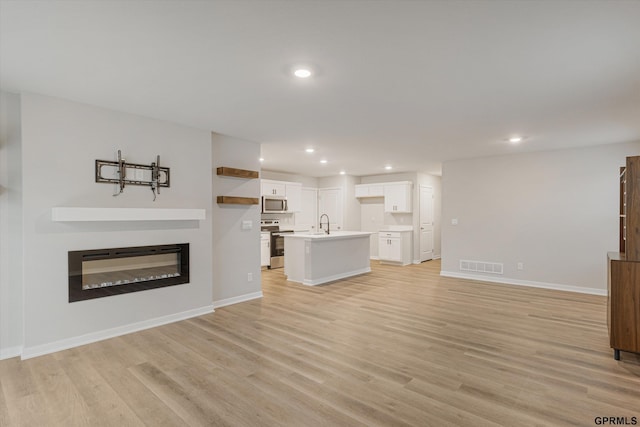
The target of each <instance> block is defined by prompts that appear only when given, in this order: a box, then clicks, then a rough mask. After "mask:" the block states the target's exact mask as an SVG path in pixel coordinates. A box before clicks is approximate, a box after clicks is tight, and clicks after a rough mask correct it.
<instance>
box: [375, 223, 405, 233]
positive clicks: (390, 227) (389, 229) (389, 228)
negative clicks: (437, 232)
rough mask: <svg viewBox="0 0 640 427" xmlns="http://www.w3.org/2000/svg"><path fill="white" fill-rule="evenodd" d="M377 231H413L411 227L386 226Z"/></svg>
mask: <svg viewBox="0 0 640 427" xmlns="http://www.w3.org/2000/svg"><path fill="white" fill-rule="evenodd" d="M379 231H381V232H383V233H384V232H385V231H413V226H411V225H386V226H385V227H384V228H381V229H380V230H379Z"/></svg>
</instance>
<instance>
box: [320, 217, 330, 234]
mask: <svg viewBox="0 0 640 427" xmlns="http://www.w3.org/2000/svg"><path fill="white" fill-rule="evenodd" d="M323 216H326V217H327V230H326V233H327V234H329V215H327V214H322V215H320V230H322V217H323Z"/></svg>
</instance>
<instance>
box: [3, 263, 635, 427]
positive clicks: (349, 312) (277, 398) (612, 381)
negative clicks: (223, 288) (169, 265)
mask: <svg viewBox="0 0 640 427" xmlns="http://www.w3.org/2000/svg"><path fill="white" fill-rule="evenodd" d="M372 269H373V271H372V272H371V273H369V274H366V275H362V276H357V277H354V278H350V279H348V280H341V281H338V282H334V283H331V284H328V285H324V286H316V287H306V286H302V285H298V284H294V283H291V282H287V281H286V280H285V278H284V275H283V270H282V269H278V270H269V271H264V272H263V275H262V279H263V293H264V298H262V299H260V300H254V301H250V302H246V303H241V304H236V305H233V306H229V307H224V308H220V309H217V310H216V312H215V313H213V314H210V315H205V316H201V317H197V318H194V319H190V320H186V321H181V322H177V323H173V324H170V325H166V326H162V327H158V328H154V329H150V330H146V331H142V332H137V333H134V334H130V335H126V336H122V337H118V338H114V339H110V340H106V341H102V342H99V343H95V344H90V345H87V346H83V347H80V348H75V349H71V350H66V351H61V352H58V353H55V354H51V355H47V356H41V357H38V358H34V359H30V360H26V361H20V360H19V359H18V358H14V359H9V360H4V361H0V382H1V384H0V425H1V426H7V427H9V426H154V427H155V426H218V425H220V426H225V425H226V426H446V425H455V426H498V425H500V426H529V425H531V426H533V425H539V426H540V425H541V426H561V425H581V426H582V425H584V426H592V425H596V417H627V420H628V421H629V422H631V420H632V418H631V417H636V419H637V422H638V423H640V357H639V356H638V355H635V354H631V353H622V361H620V362H617V361H615V360H614V359H613V354H612V350H611V349H610V348H609V345H608V337H607V326H606V298H605V297H599V296H592V295H582V294H574V293H568V292H559V291H551V290H542V289H534V288H526V287H517V286H509V285H497V284H488V283H481V282H474V281H466V280H459V279H451V278H442V277H440V276H439V271H440V263H439V262H438V261H430V262H427V263H423V264H421V265H410V266H406V267H396V266H382V265H379V264H378V263H377V262H373V263H372Z"/></svg>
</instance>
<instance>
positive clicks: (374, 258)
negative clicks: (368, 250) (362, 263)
mask: <svg viewBox="0 0 640 427" xmlns="http://www.w3.org/2000/svg"><path fill="white" fill-rule="evenodd" d="M369 259H373V260H379V259H380V257H377V256H370V257H369Z"/></svg>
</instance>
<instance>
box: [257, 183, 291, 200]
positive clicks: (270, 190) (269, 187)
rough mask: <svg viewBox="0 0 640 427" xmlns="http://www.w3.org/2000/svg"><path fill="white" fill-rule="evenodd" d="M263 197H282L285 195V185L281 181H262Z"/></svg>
mask: <svg viewBox="0 0 640 427" xmlns="http://www.w3.org/2000/svg"><path fill="white" fill-rule="evenodd" d="M260 184H261V187H262V191H261V193H262V195H263V196H282V197H286V195H287V185H286V183H285V182H283V181H269V180H266V179H263V180H262V181H261V182H260Z"/></svg>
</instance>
